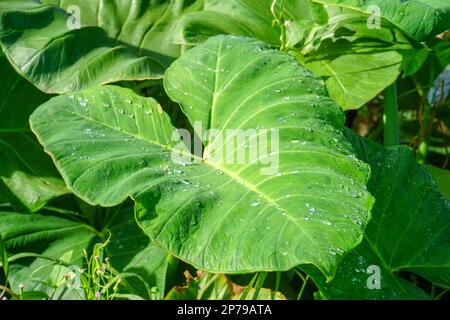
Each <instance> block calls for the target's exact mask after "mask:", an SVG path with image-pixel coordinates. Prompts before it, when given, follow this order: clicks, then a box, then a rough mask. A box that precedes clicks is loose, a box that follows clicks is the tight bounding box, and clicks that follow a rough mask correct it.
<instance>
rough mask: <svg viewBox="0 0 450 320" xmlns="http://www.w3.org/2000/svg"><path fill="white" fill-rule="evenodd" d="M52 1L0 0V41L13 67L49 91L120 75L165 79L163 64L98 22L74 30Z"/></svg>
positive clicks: (118, 78)
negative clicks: (23, 0) (118, 38)
mask: <svg viewBox="0 0 450 320" xmlns="http://www.w3.org/2000/svg"><path fill="white" fill-rule="evenodd" d="M69 18H70V16H69V15H68V14H67V13H66V12H65V11H63V10H62V9H60V8H58V7H56V6H52V5H42V4H37V3H33V2H0V46H1V48H2V49H3V51H4V52H5V55H6V56H7V58H8V60H9V61H10V62H11V63H12V65H13V66H14V68H15V69H16V70H17V71H18V72H19V73H20V74H22V75H23V76H24V77H25V78H27V79H28V80H29V81H31V82H32V83H33V84H34V85H36V86H37V87H38V88H39V89H41V90H42V91H44V92H48V93H66V92H72V91H78V90H81V89H84V88H88V87H91V86H94V85H99V84H104V83H110V82H117V81H121V80H145V79H155V78H161V77H162V74H163V72H164V66H163V65H162V64H161V62H160V61H158V60H157V59H156V58H154V57H151V56H145V55H142V56H141V55H140V54H139V53H138V52H137V51H136V50H134V49H133V48H132V47H131V46H129V45H126V44H123V43H121V42H118V41H115V40H114V39H111V38H110V37H108V35H107V34H106V32H105V31H104V30H103V29H101V28H99V27H84V28H81V29H72V28H71V27H70V24H69V23H68V22H69V21H70V20H69Z"/></svg>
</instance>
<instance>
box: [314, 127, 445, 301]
mask: <svg viewBox="0 0 450 320" xmlns="http://www.w3.org/2000/svg"><path fill="white" fill-rule="evenodd" d="M351 136H354V137H353V140H354V145H355V148H356V149H357V150H358V154H359V157H360V158H361V159H363V160H365V161H366V162H367V163H369V164H370V165H371V167H372V172H373V176H372V178H371V180H370V181H369V185H368V187H369V190H370V191H371V193H372V194H373V195H374V196H375V197H376V199H377V201H376V202H375V205H374V207H373V210H372V214H373V219H372V220H371V222H370V223H369V225H368V226H367V229H366V232H365V235H364V240H363V242H362V243H361V244H360V245H359V246H358V247H357V248H356V249H355V250H354V251H352V252H350V253H349V254H348V255H347V256H346V257H345V259H344V261H343V263H342V264H341V266H340V267H339V269H338V271H337V273H336V277H335V278H334V279H333V281H332V282H330V283H326V282H325V279H323V277H322V276H321V275H320V274H319V273H317V272H314V271H313V270H312V268H309V267H306V270H307V271H308V272H309V273H310V275H311V276H312V278H313V280H314V281H315V282H316V284H317V285H318V287H319V289H320V295H321V296H322V297H323V298H329V299H340V298H343V299H429V298H430V297H429V296H428V294H427V293H425V292H424V291H423V290H421V289H419V288H417V287H416V286H415V285H414V284H413V283H412V282H410V281H408V280H407V279H406V278H403V277H402V276H400V275H399V272H402V271H407V272H412V273H414V274H417V275H419V276H421V277H423V278H425V279H427V280H429V281H431V282H432V283H434V284H436V285H438V286H441V287H444V288H449V287H450V251H449V250H448V248H449V245H450V201H449V200H448V199H447V198H445V197H443V196H442V195H441V193H440V192H439V189H438V186H437V185H436V183H435V182H434V180H433V178H432V176H431V175H430V173H429V172H428V171H427V169H425V168H424V167H422V166H420V165H418V164H417V163H416V161H415V159H414V156H413V153H412V151H411V149H409V148H407V147H405V146H395V147H389V148H384V147H382V146H380V145H378V144H376V143H374V142H370V141H366V140H363V139H362V138H360V137H356V135H355V134H353V133H352V134H351ZM430 208H432V210H430Z"/></svg>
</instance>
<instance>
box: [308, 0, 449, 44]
mask: <svg viewBox="0 0 450 320" xmlns="http://www.w3.org/2000/svg"><path fill="white" fill-rule="evenodd" d="M312 1H314V2H317V3H321V4H328V5H332V6H339V7H343V8H351V9H355V10H359V11H363V12H366V13H369V14H377V13H378V9H379V13H380V14H381V17H383V18H384V19H387V20H388V21H390V22H391V23H393V24H394V25H396V26H398V27H399V28H400V29H401V30H403V31H404V32H406V33H407V34H409V35H410V36H411V37H413V38H414V39H416V40H417V41H425V40H428V39H430V38H431V37H433V36H435V35H437V34H439V33H441V32H444V31H446V30H448V29H449V28H450V3H449V2H448V1H442V0H312ZM375 8H377V9H375Z"/></svg>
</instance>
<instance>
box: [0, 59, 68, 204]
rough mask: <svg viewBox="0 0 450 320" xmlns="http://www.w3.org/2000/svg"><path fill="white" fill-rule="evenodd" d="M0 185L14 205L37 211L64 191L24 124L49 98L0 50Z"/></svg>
mask: <svg viewBox="0 0 450 320" xmlns="http://www.w3.org/2000/svg"><path fill="white" fill-rule="evenodd" d="M0 74H1V76H2V85H1V86H0V163H1V165H0V184H3V185H4V187H6V188H7V191H4V194H5V195H6V196H7V197H8V201H9V202H12V203H13V204H14V205H19V206H20V207H22V208H23V207H25V208H26V209H28V210H30V211H37V210H39V209H40V208H42V207H43V206H44V205H45V204H46V203H47V202H48V201H50V200H51V199H53V198H56V197H58V196H60V195H63V194H65V193H68V192H69V190H68V189H67V188H66V187H65V184H64V181H62V179H61V178H60V176H59V174H58V172H57V171H56V169H55V167H54V166H53V163H52V161H51V159H50V157H49V156H48V155H46V154H45V153H44V151H43V150H42V147H41V146H40V145H39V143H38V142H37V141H36V138H35V137H34V135H33V134H32V133H31V131H30V128H29V126H28V117H29V116H30V114H31V113H32V112H33V111H34V109H35V108H36V107H37V106H38V105H40V104H41V103H43V102H45V101H46V100H48V99H49V98H50V96H48V95H45V94H43V93H42V92H40V91H39V90H37V89H36V88H34V87H33V86H32V85H31V84H30V83H29V82H28V81H26V80H25V79H23V78H21V77H20V76H19V75H18V74H17V73H16V72H15V71H14V69H13V68H12V67H11V66H10V65H9V63H8V61H7V60H6V58H5V57H4V56H3V55H2V54H1V53H0Z"/></svg>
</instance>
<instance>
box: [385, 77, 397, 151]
mask: <svg viewBox="0 0 450 320" xmlns="http://www.w3.org/2000/svg"><path fill="white" fill-rule="evenodd" d="M383 123H384V145H385V146H395V145H398V144H399V143H400V134H399V121H398V101H397V83H396V82H394V83H393V84H392V85H390V86H389V87H387V88H386V90H385V91H384V115H383Z"/></svg>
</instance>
